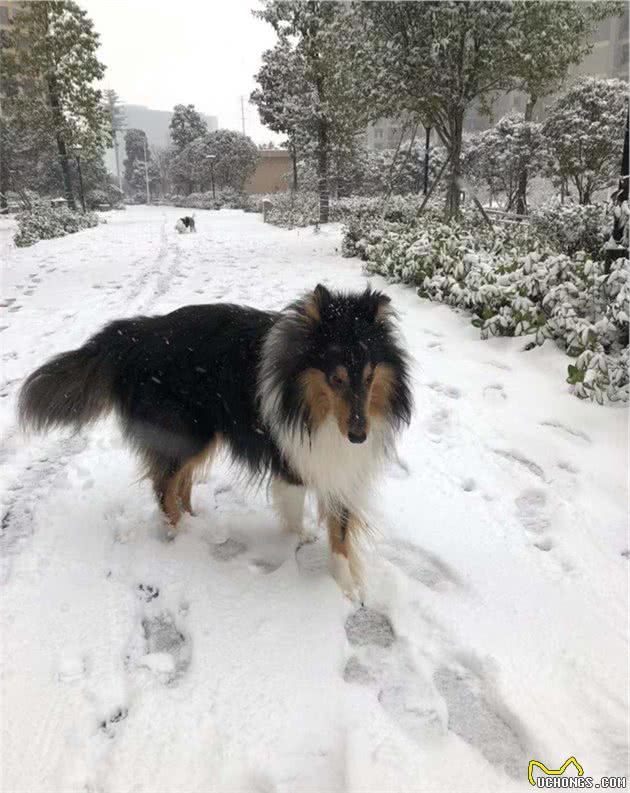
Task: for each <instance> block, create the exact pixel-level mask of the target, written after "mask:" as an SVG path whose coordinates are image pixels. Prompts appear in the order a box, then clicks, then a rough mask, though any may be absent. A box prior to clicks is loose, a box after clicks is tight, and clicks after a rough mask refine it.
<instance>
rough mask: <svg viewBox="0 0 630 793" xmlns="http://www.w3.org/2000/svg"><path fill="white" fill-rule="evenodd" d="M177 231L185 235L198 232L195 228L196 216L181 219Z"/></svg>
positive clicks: (177, 224)
mask: <svg viewBox="0 0 630 793" xmlns="http://www.w3.org/2000/svg"><path fill="white" fill-rule="evenodd" d="M175 229H176V230H177V231H178V232H179V233H180V234H183V233H184V232H185V231H191V232H192V231H197V229H196V228H195V216H194V215H192V217H191V216H189V215H186V216H185V217H183V218H180V219H179V220H178V221H177V223H176V224H175Z"/></svg>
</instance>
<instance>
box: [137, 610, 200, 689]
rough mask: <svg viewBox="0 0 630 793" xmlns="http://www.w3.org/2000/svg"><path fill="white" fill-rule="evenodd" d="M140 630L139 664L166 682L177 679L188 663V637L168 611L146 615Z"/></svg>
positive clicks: (174, 681) (182, 673)
mask: <svg viewBox="0 0 630 793" xmlns="http://www.w3.org/2000/svg"><path fill="white" fill-rule="evenodd" d="M142 631H143V635H144V654H143V655H141V656H140V657H139V658H138V660H137V664H138V666H141V667H145V668H146V669H149V670H151V671H152V672H153V673H154V674H155V675H156V676H157V677H158V678H160V680H162V682H164V683H165V684H167V685H172V684H173V683H176V682H177V681H178V680H179V679H180V678H181V677H182V676H183V675H184V674H185V672H186V670H187V669H188V667H189V666H190V660H191V659H190V656H191V647H190V640H189V639H188V638H187V637H186V636H185V635H184V633H183V632H182V631H181V630H180V629H179V628H178V627H177V625H176V623H175V620H174V619H173V616H172V615H171V614H170V613H169V612H167V611H165V612H163V613H162V614H159V615H158V616H155V617H145V619H143V620H142Z"/></svg>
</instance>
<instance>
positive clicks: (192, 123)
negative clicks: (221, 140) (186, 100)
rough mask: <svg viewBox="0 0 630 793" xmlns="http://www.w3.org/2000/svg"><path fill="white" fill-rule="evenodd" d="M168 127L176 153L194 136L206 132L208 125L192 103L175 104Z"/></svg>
mask: <svg viewBox="0 0 630 793" xmlns="http://www.w3.org/2000/svg"><path fill="white" fill-rule="evenodd" d="M169 128H170V130H171V141H172V143H173V147H174V148H175V151H177V153H180V152H181V151H183V150H184V148H185V147H186V146H187V145H188V144H189V143H191V142H192V141H193V140H195V138H199V137H201V136H202V135H205V134H206V133H207V132H208V125H207V124H206V122H205V121H204V120H203V118H202V117H201V114H200V113H199V112H198V111H197V110H195V106H194V105H175V107H174V108H173V117H172V118H171V123H170V125H169Z"/></svg>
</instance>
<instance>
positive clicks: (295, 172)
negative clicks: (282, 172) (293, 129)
mask: <svg viewBox="0 0 630 793" xmlns="http://www.w3.org/2000/svg"><path fill="white" fill-rule="evenodd" d="M289 151H290V152H291V165H292V166H293V185H292V188H291V189H292V190H293V191H294V192H296V191H297V189H298V167H297V151H296V150H295V144H294V143H289Z"/></svg>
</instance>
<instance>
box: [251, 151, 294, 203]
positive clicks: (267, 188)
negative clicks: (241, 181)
mask: <svg viewBox="0 0 630 793" xmlns="http://www.w3.org/2000/svg"><path fill="white" fill-rule="evenodd" d="M258 153H259V155H260V160H259V161H258V165H257V166H256V170H255V171H254V173H253V174H252V175H251V176H250V177H249V179H248V180H247V181H246V182H245V192H246V193H280V192H282V191H284V190H288V189H289V187H290V185H291V181H290V180H291V169H292V163H291V155H290V154H289V152H288V151H286V149H261V150H260V151H259V152H258Z"/></svg>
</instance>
